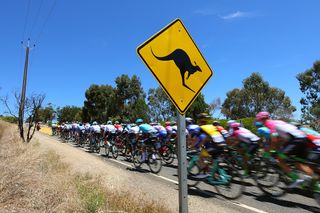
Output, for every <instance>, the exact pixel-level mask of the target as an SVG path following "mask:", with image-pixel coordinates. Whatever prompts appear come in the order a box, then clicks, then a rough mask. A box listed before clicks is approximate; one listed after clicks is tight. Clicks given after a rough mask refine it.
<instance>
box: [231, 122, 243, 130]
mask: <svg viewBox="0 0 320 213" xmlns="http://www.w3.org/2000/svg"><path fill="white" fill-rule="evenodd" d="M240 126H241V124H240V123H238V122H234V123H232V124H231V128H232V129H238V128H239V127H240Z"/></svg>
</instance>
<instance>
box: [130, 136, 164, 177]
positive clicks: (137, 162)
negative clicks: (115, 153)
mask: <svg viewBox="0 0 320 213" xmlns="http://www.w3.org/2000/svg"><path fill="white" fill-rule="evenodd" d="M156 141H157V139H156V137H151V138H147V139H144V140H141V139H140V140H138V144H137V148H136V149H135V150H134V152H133V165H134V166H135V167H136V168H141V165H142V164H143V163H147V165H148V167H149V169H150V171H151V172H152V173H155V174H157V173H159V172H160V171H161V168H162V159H161V156H160V154H159V153H158V152H157V151H156V150H157V149H156V148H155V143H156Z"/></svg>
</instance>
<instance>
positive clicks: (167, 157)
mask: <svg viewBox="0 0 320 213" xmlns="http://www.w3.org/2000/svg"><path fill="white" fill-rule="evenodd" d="M162 158H163V161H164V162H165V163H166V164H172V163H173V161H174V151H173V150H171V149H170V148H169V147H167V150H166V151H165V152H164V153H163V154H162Z"/></svg>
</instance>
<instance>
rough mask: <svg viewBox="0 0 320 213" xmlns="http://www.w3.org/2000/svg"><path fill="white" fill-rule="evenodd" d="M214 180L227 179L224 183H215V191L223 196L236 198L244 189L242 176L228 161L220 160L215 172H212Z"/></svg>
mask: <svg viewBox="0 0 320 213" xmlns="http://www.w3.org/2000/svg"><path fill="white" fill-rule="evenodd" d="M213 179H214V180H218V181H222V180H227V183H225V184H216V185H215V188H216V190H217V192H218V193H219V194H220V195H222V196H223V197H225V198H228V199H237V198H239V197H240V196H241V195H242V192H243V190H244V185H243V178H242V176H241V174H240V172H239V170H238V169H236V168H235V167H234V166H232V165H231V164H230V163H228V162H220V163H219V168H218V170H217V172H216V173H215V174H214V177H213Z"/></svg>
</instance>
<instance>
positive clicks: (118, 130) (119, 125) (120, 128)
mask: <svg viewBox="0 0 320 213" xmlns="http://www.w3.org/2000/svg"><path fill="white" fill-rule="evenodd" d="M114 127H115V128H116V131H117V132H122V130H123V127H122V125H121V124H120V123H119V121H116V122H114Z"/></svg>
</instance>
